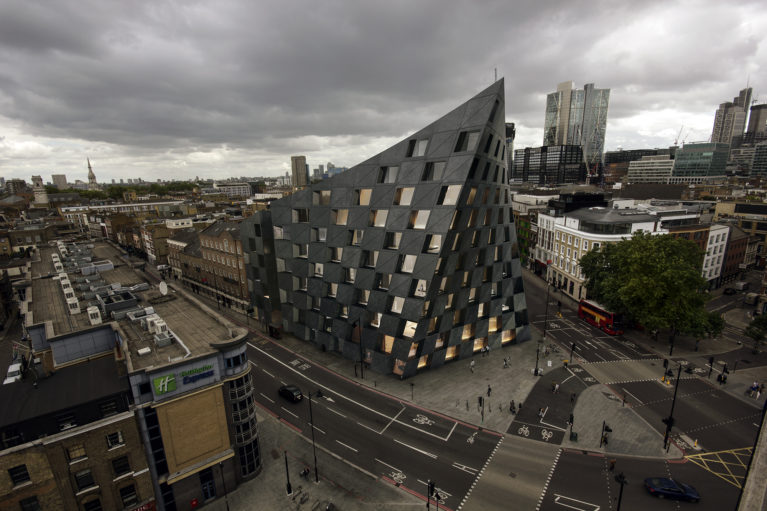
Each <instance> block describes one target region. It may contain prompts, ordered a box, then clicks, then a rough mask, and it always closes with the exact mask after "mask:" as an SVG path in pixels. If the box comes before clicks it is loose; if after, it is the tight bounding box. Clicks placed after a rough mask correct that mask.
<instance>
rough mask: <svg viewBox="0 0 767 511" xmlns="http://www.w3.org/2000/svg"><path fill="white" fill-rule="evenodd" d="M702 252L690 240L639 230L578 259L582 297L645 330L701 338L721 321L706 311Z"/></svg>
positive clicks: (718, 327)
mask: <svg viewBox="0 0 767 511" xmlns="http://www.w3.org/2000/svg"><path fill="white" fill-rule="evenodd" d="M703 256H704V253H703V251H702V250H701V249H700V248H699V247H698V246H697V245H696V244H695V243H693V242H691V241H689V240H685V239H679V238H674V237H672V236H669V235H651V234H649V233H645V232H639V233H636V234H634V235H633V236H632V237H631V238H628V239H624V240H622V241H619V242H617V243H606V244H603V245H602V246H601V247H599V248H598V249H596V250H591V251H589V252H588V253H586V254H585V255H584V256H583V257H582V258H581V260H580V265H581V267H582V268H583V273H584V274H585V276H586V287H587V289H588V296H589V298H590V299H594V300H596V301H598V302H599V303H601V304H602V305H604V306H605V307H607V308H608V309H610V310H612V311H613V312H616V313H620V314H623V315H624V317H626V318H627V319H629V320H631V321H634V322H636V323H638V324H640V325H642V326H643V327H644V328H646V329H647V330H648V331H661V330H667V331H669V334H670V337H669V340H670V342H671V343H672V346H673V342H674V338H675V336H676V335H677V334H678V333H681V334H687V335H693V336H696V337H701V336H703V335H717V334H718V333H719V332H721V330H722V327H723V322H722V320H721V317H720V316H719V315H718V314H712V313H709V312H708V311H706V309H705V307H704V306H705V303H706V300H707V295H706V292H705V291H706V288H707V282H706V279H704V278H703V277H702V276H701V268H702V264H703Z"/></svg>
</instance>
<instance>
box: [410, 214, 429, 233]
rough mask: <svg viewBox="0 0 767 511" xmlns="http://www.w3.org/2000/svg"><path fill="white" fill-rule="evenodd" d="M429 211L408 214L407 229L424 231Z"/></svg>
mask: <svg viewBox="0 0 767 511" xmlns="http://www.w3.org/2000/svg"><path fill="white" fill-rule="evenodd" d="M429 213H430V211H429V210H426V209H419V210H416V211H411V212H410V222H409V224H408V228H410V229H426V224H427V223H428V221H429Z"/></svg>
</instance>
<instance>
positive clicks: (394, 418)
mask: <svg viewBox="0 0 767 511" xmlns="http://www.w3.org/2000/svg"><path fill="white" fill-rule="evenodd" d="M404 411H405V407H404V406H403V407H402V410H400V411H399V412H397V415H395V416H394V417H392V418H391V420H390V421H389V423H388V424H387V425H386V426H384V428H383V429H382V430H381V432H380V433H378V434H379V435H383V432H384V431H386V430H387V429H388V428H389V426H391V423H392V422H394V421H395V420H397V417H399V416H400V414H401V413H402V412H404Z"/></svg>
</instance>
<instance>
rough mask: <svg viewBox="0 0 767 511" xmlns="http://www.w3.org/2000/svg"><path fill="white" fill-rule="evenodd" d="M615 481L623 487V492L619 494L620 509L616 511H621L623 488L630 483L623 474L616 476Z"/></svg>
mask: <svg viewBox="0 0 767 511" xmlns="http://www.w3.org/2000/svg"><path fill="white" fill-rule="evenodd" d="M615 480H616V481H617V482H618V484H620V485H621V491H620V493H618V507H617V508H616V510H615V511H621V500H623V487H624V486H626V485H627V484H628V481H627V480H626V476H625V475H623V472H621V473H620V474H618V475H617V476H615Z"/></svg>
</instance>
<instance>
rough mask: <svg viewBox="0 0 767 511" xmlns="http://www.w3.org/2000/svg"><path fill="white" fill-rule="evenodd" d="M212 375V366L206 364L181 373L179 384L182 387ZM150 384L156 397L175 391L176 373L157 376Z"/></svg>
mask: <svg viewBox="0 0 767 511" xmlns="http://www.w3.org/2000/svg"><path fill="white" fill-rule="evenodd" d="M214 374H215V372H214V371H213V364H207V365H204V366H200V367H196V368H194V369H189V370H187V371H181V382H182V383H183V384H184V385H188V384H190V383H194V382H196V381H197V380H201V379H203V378H208V377H210V376H213V375H214ZM152 384H153V385H154V393H155V394H158V395H160V394H165V393H168V392H171V391H174V390H176V373H171V374H166V375H165V376H158V377H157V378H154V379H153V380H152Z"/></svg>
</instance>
